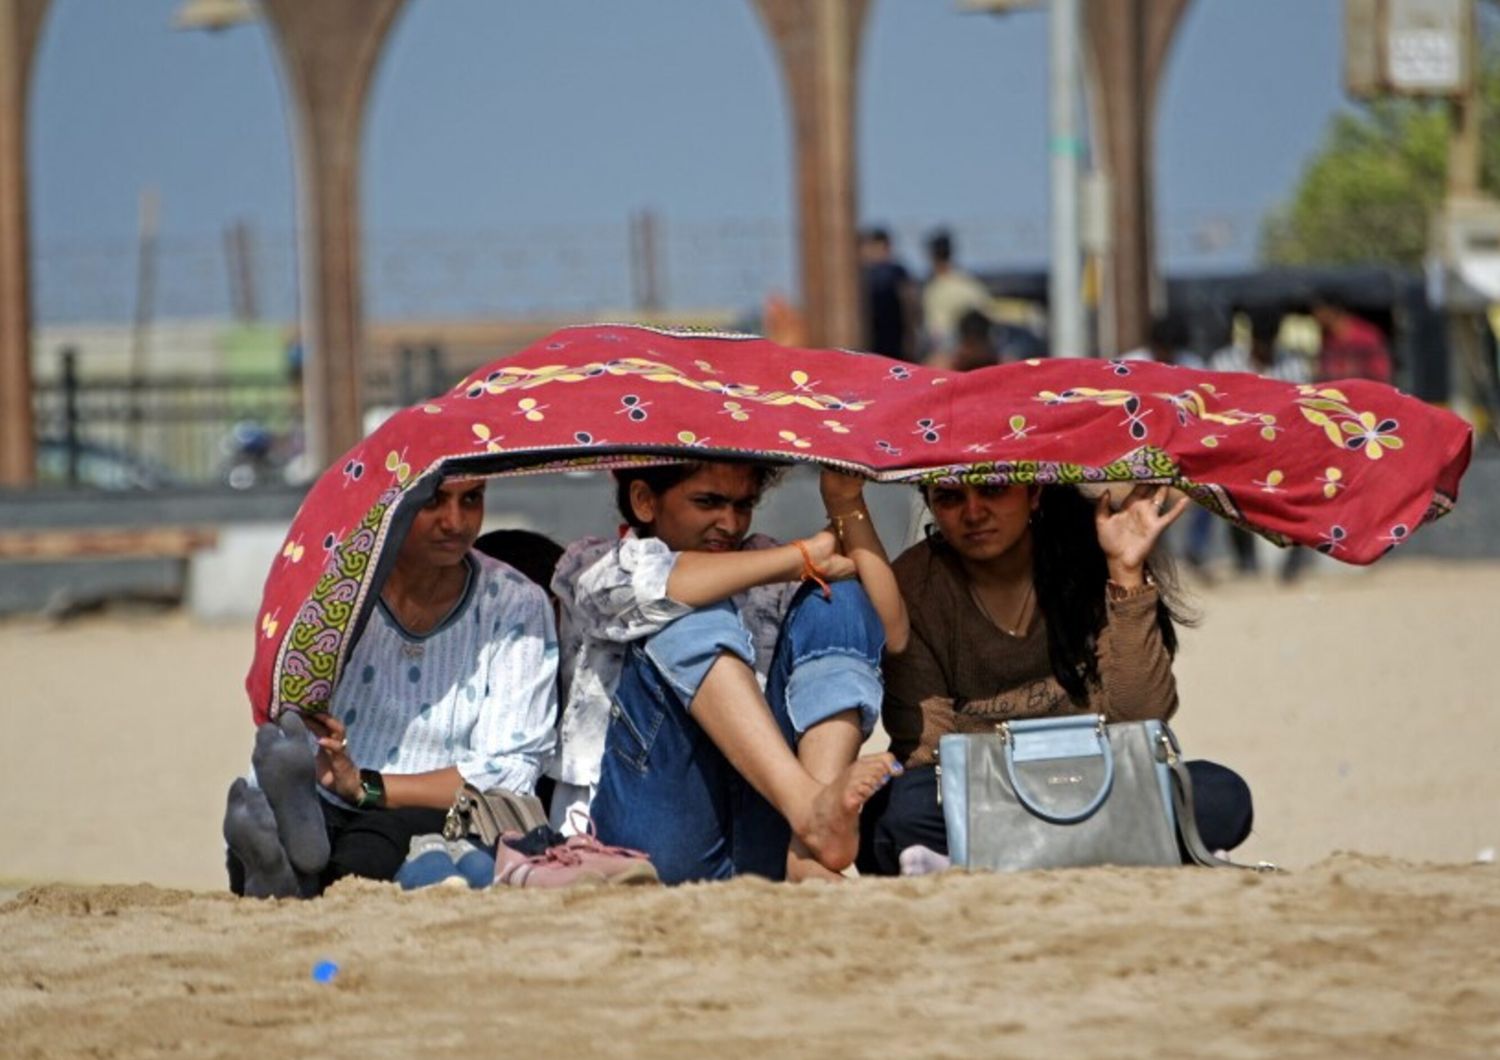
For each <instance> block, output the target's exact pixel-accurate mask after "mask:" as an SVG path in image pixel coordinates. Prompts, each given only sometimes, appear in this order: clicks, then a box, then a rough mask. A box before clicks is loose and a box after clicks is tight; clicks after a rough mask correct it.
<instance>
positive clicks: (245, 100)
mask: <svg viewBox="0 0 1500 1060" xmlns="http://www.w3.org/2000/svg"><path fill="white" fill-rule="evenodd" d="M176 6H177V0H54V2H53V5H52V11H51V14H50V16H49V20H48V23H47V25H46V27H45V30H44V37H43V43H42V48H41V53H40V56H39V60H38V64H37V67H36V71H35V81H34V84H33V94H32V113H31V150H32V154H31V180H32V185H31V187H32V196H33V197H32V235H33V241H34V245H35V256H36V258H37V266H38V294H37V297H38V302H39V308H40V310H41V316H42V317H43V319H44V320H45V319H49V318H51V319H64V318H73V319H78V318H93V317H100V316H110V315H121V314H122V313H123V314H124V315H128V312H129V307H130V304H131V297H132V296H131V293H130V292H131V286H130V285H131V282H132V281H131V280H130V276H131V275H132V274H133V260H134V250H133V242H134V237H135V231H136V224H137V212H138V200H139V196H140V193H141V190H142V188H144V187H148V186H149V187H154V188H156V189H158V191H159V195H160V199H161V222H160V224H161V232H162V246H163V249H162V254H163V259H162V277H163V291H162V295H161V297H162V299H163V300H164V301H165V302H166V303H167V304H166V305H164V306H163V307H162V311H163V312H165V313H167V314H169V315H170V314H171V313H172V312H173V311H174V310H175V311H177V312H179V313H188V314H192V313H196V312H200V311H213V310H215V309H218V310H222V304H223V303H224V302H225V301H227V298H226V297H225V296H224V295H223V289H224V288H225V285H224V283H223V282H222V280H221V279H220V278H219V274H221V273H222V272H223V263H222V256H221V254H220V250H219V247H220V245H221V232H222V229H223V226H224V225H226V224H228V223H229V222H231V221H234V220H237V219H244V220H247V221H249V222H250V223H252V224H253V225H254V226H255V229H256V232H257V238H258V245H259V246H260V247H261V251H260V254H261V258H262V260H261V261H260V263H259V265H258V268H259V269H261V270H263V272H264V274H265V280H264V286H265V288H267V290H266V292H265V293H264V297H265V298H266V300H267V301H268V302H269V303H270V305H271V308H272V311H273V312H274V311H276V310H278V309H279V308H282V303H283V302H284V300H285V298H286V297H287V295H286V291H288V290H289V289H290V285H291V283H292V275H293V268H292V265H291V260H292V256H291V255H292V252H291V245H292V241H291V238H290V232H291V231H292V229H293V226H294V223H295V221H294V191H293V174H292V167H291V160H290V153H289V152H290V148H289V135H288V129H287V125H286V120H285V117H284V112H283V94H282V90H281V87H280V84H279V77H278V71H277V69H276V67H275V60H274V57H273V55H272V53H271V50H270V47H269V44H268V41H267V39H266V35H265V33H264V31H263V29H262V28H261V27H259V26H247V27H241V28H237V29H233V30H230V31H227V32H224V33H219V34H208V33H202V32H193V33H184V32H179V31H174V30H173V29H172V28H171V26H170V23H171V16H172V12H173V11H174V9H175V7H176ZM873 10H874V15H873V18H872V21H871V25H870V28H869V33H868V36H867V38H866V41H865V51H864V65H863V68H862V71H861V91H860V115H859V134H858V142H859V159H860V165H861V181H860V195H861V215H862V218H863V219H864V220H866V221H883V222H886V223H890V224H893V225H895V226H896V228H897V232H898V236H899V237H900V242H901V247H900V249H901V250H902V251H903V252H904V253H905V254H906V256H907V257H908V259H909V260H913V261H914V260H915V259H916V258H917V257H918V251H919V247H918V245H917V237H918V236H919V234H920V233H921V232H922V230H923V229H925V228H926V227H928V226H930V225H933V224H937V223H941V222H950V223H953V224H955V225H956V226H957V227H958V231H959V233H960V237H961V238H960V253H961V255H962V256H963V257H965V258H967V259H969V260H970V261H972V262H974V263H975V264H991V263H993V264H1001V263H1021V262H1027V263H1036V262H1041V261H1043V260H1044V259H1045V256H1046V251H1047V244H1046V217H1047V159H1046V140H1047V137H1046V76H1047V40H1046V30H1047V18H1046V15H1045V12H1043V11H1038V12H1032V13H1022V14H1017V15H1012V16H1008V17H1005V18H995V17H992V16H987V15H973V14H962V13H959V12H958V11H957V10H956V9H955V5H954V4H953V3H952V2H950V0H876V3H875V4H874V5H873ZM1341 11H1342V3H1340V0H1195V2H1194V4H1193V6H1192V8H1191V9H1190V12H1189V14H1188V16H1187V19H1186V21H1185V23H1184V25H1183V27H1182V30H1181V32H1180V33H1179V36H1178V38H1177V41H1176V44H1175V47H1174V51H1173V54H1172V58H1171V61H1170V66H1169V71H1168V76H1167V80H1166V84H1165V88H1164V91H1163V94H1162V98H1161V101H1160V111H1159V127H1158V160H1157V165H1158V179H1159V184H1158V212H1159V223H1160V225H1161V229H1162V236H1163V240H1162V242H1163V252H1164V254H1165V257H1166V259H1167V262H1168V264H1169V265H1171V266H1177V267H1194V266H1199V267H1201V266H1215V265H1217V266H1223V265H1226V264H1227V265H1234V264H1241V263H1244V262H1245V261H1247V260H1249V258H1250V257H1251V256H1252V255H1253V253H1254V244H1255V235H1256V229H1257V225H1258V224H1259V220H1260V218H1261V216H1262V215H1263V214H1264V212H1265V211H1266V210H1267V209H1268V208H1269V207H1270V206H1272V205H1273V204H1274V203H1276V202H1277V201H1278V200H1280V199H1281V198H1283V197H1284V196H1285V195H1286V194H1287V193H1288V191H1289V189H1290V188H1291V186H1292V185H1293V183H1294V182H1295V180H1296V177H1297V174H1298V172H1299V170H1300V168H1301V166H1302V164H1303V163H1304V161H1305V159H1306V157H1307V155H1308V153H1309V152H1310V151H1311V150H1312V149H1313V148H1314V147H1315V146H1316V144H1317V143H1318V142H1319V140H1320V138H1321V136H1322V133H1323V130H1324V128H1325V126H1326V123H1327V120H1328V117H1329V115H1330V114H1331V113H1332V112H1333V111H1334V110H1335V109H1337V108H1338V107H1340V106H1342V105H1343V104H1344V97H1343V93H1342V88H1341V84H1340V65H1341V60H1340V53H1339V49H1340V20H1341ZM789 139H790V138H789V133H788V131H787V128H786V121H785V105H784V102H783V93H782V89H781V85H780V81H779V74H778V72H777V70H776V68H775V65H774V59H773V55H772V52H771V49H770V46H769V44H768V43H767V41H766V39H765V36H764V34H763V32H762V30H761V28H760V25H759V22H758V21H757V19H756V17H755V16H754V14H753V11H752V8H751V5H750V3H749V0H545V2H542V0H532V2H524V3H523V2H521V0H410V3H409V4H408V6H407V9H406V11H405V13H404V14H403V15H402V16H401V20H400V21H399V22H398V24H397V26H396V29H395V31H394V34H393V36H392V39H391V43H390V47H389V49H388V51H387V54H386V56H385V58H384V60H383V63H382V65H381V67H380V69H379V71H378V73H377V79H376V84H375V90H374V95H373V105H372V108H371V111H370V114H369V117H368V122H367V125H366V139H365V161H366V169H365V182H364V216H365V221H366V229H367V234H368V237H369V245H368V247H367V253H366V258H367V264H368V265H369V266H370V268H369V280H368V282H367V287H368V288H369V290H368V294H369V297H370V301H371V303H372V309H373V311H374V312H375V313H376V314H377V315H381V314H385V315H404V314H410V313H420V312H422V311H423V309H424V308H434V307H435V308H436V310H437V311H439V312H460V313H463V312H472V313H483V312H486V311H503V310H507V309H512V310H513V309H517V308H521V309H524V308H526V307H527V306H528V305H532V304H533V303H534V304H535V306H542V305H543V303H545V302H546V301H547V300H548V298H550V297H552V296H553V295H554V294H556V288H559V287H569V286H570V285H571V288H570V290H572V289H574V288H576V290H573V293H574V294H576V296H577V298H576V299H575V301H576V300H581V301H582V302H584V303H590V302H599V301H606V302H607V301H609V300H611V299H614V300H615V301H616V302H617V303H618V302H619V301H624V300H626V299H628V286H627V281H626V280H625V278H624V277H625V273H624V272H623V266H622V262H623V251H622V250H621V246H622V245H623V239H624V235H623V233H624V230H625V223H626V218H627V217H628V216H629V215H630V214H631V212H632V211H636V210H639V209H642V208H652V209H655V210H657V211H659V213H660V215H661V216H662V217H663V218H664V219H665V222H666V225H667V229H666V230H667V232H668V233H670V235H671V240H670V241H669V244H668V258H669V262H668V264H669V272H668V293H669V297H670V299H671V300H672V301H673V302H676V303H679V304H683V303H690V302H692V301H694V300H703V299H708V300H720V301H724V300H730V301H733V300H736V299H743V298H745V297H747V292H748V287H751V286H754V285H756V284H761V285H764V284H765V283H767V282H776V283H785V282H789V281H788V277H789V275H790V269H791V263H790V255H791V242H790V239H789V238H788V236H789V224H790V201H791V161H790V150H789V147H790V144H789ZM1215 236H1216V237H1217V238H1216V239H1212V238H1210V237H1215ZM741 237H743V238H741ZM1205 240H1207V242H1205ZM543 244H545V245H546V247H547V248H548V249H547V250H546V251H545V252H544V251H543V250H541V249H539V248H540V247H541V246H542V245H543ZM601 247H602V248H605V249H604V250H600V249H599V248H601ZM596 257H597V258H599V259H600V260H597V261H596V260H594V259H595V258H596ZM606 259H607V260H606ZM507 263H508V264H507ZM506 269H511V271H510V272H509V273H507V272H505V270H506ZM606 274H608V275H606ZM507 276H508V277H510V278H509V279H498V280H497V279H496V278H497V277H507ZM496 286H498V287H502V288H506V289H507V291H508V293H509V294H510V295H512V296H514V297H510V298H507V296H506V295H504V294H499V293H494V292H493V290H492V289H493V288H494V287H496ZM96 288H98V289H97V290H96ZM533 288H534V290H533ZM742 288H744V289H742ZM558 297H559V298H560V299H562V300H561V301H559V303H558V304H560V305H561V304H564V303H565V302H566V299H565V298H562V296H561V295H558ZM174 299H175V300H176V302H174ZM517 299H519V301H517ZM528 299H529V301H527V300H528ZM177 303H181V304H177Z"/></svg>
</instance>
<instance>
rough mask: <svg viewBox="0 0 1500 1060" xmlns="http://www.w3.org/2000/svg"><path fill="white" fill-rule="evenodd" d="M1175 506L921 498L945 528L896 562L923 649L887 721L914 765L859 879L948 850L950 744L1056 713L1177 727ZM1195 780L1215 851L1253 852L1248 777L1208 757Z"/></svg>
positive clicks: (893, 675)
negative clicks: (943, 762) (946, 755)
mask: <svg viewBox="0 0 1500 1060" xmlns="http://www.w3.org/2000/svg"><path fill="white" fill-rule="evenodd" d="M1167 496H1168V491H1167V490H1166V488H1165V487H1153V486H1137V487H1135V488H1134V489H1132V490H1131V491H1130V492H1129V494H1128V495H1127V496H1126V497H1125V498H1124V499H1123V501H1122V502H1121V503H1120V504H1119V506H1118V507H1115V506H1114V505H1113V503H1112V501H1111V498H1110V495H1109V494H1108V493H1105V494H1103V495H1102V496H1101V497H1100V498H1099V500H1098V501H1097V502H1090V501H1089V500H1087V499H1086V498H1084V497H1083V495H1082V494H1080V493H1079V492H1078V491H1077V490H1076V489H1074V488H1073V487H1071V486H1040V487H1038V486H1020V485H1017V486H1008V487H1002V486H948V485H937V486H930V487H926V488H925V489H924V497H925V499H926V501H927V504H928V507H929V509H930V510H931V512H932V517H933V523H934V530H935V532H933V533H930V534H929V536H928V539H927V540H926V541H924V542H921V543H920V544H917V545H915V546H913V547H912V548H910V549H908V550H907V551H906V552H905V553H903V554H902V555H901V556H900V557H899V558H898V559H897V560H896V562H895V564H894V568H895V571H896V581H897V583H898V584H899V586H900V588H901V593H902V596H903V597H905V599H906V605H907V609H908V611H909V612H910V615H911V638H910V642H909V644H908V646H907V649H906V650H905V651H904V652H902V653H901V654H899V655H894V654H889V653H888V654H887V656H886V658H885V661H884V665H883V670H884V675H885V705H884V709H883V712H882V713H883V720H884V722H885V727H886V731H887V732H888V733H889V734H890V737H891V751H892V752H893V753H894V754H895V755H896V757H897V759H898V760H899V761H900V762H902V763H903V764H904V765H905V766H906V767H907V770H906V773H905V775H904V776H902V777H899V778H897V780H896V781H895V782H893V783H892V784H891V785H890V788H889V795H888V796H886V797H882V798H881V799H880V800H879V801H878V802H872V803H871V804H870V806H869V807H867V810H866V819H865V822H864V823H865V828H864V841H863V842H862V844H861V847H862V852H861V860H860V868H861V871H864V872H874V873H877V874H882V875H890V874H894V873H896V872H897V871H898V869H899V856H900V853H901V851H902V850H904V849H906V848H907V847H911V846H918V845H920V846H925V847H928V848H929V849H931V850H933V851H936V852H938V853H940V854H945V853H946V852H947V836H946V833H945V831H944V828H943V812H942V807H941V806H940V805H939V804H938V801H937V776H936V771H935V770H934V769H933V768H932V767H933V765H934V761H935V752H936V750H937V744H938V739H939V737H941V736H942V735H944V734H945V733H951V732H985V731H989V730H991V729H993V727H994V726H995V725H996V724H997V723H999V722H1001V721H1005V720H1008V719H1012V718H1034V717H1040V716H1045V715H1055V714H1082V713H1095V714H1103V715H1104V716H1105V717H1106V718H1107V719H1109V720H1110V721H1131V720H1138V719H1143V718H1163V719H1165V718H1170V717H1171V716H1172V714H1173V713H1174V712H1175V711H1176V709H1177V684H1176V681H1175V680H1174V679H1173V676H1172V656H1173V655H1174V654H1175V652H1176V650H1177V634H1176V630H1175V628H1174V626H1173V621H1174V619H1178V620H1180V616H1179V612H1178V611H1177V610H1176V609H1175V608H1174V602H1173V601H1172V600H1171V598H1170V594H1169V593H1168V592H1167V591H1166V587H1165V586H1164V585H1163V584H1161V583H1159V582H1158V580H1157V579H1156V578H1155V577H1153V574H1152V570H1151V565H1150V563H1149V558H1150V556H1151V554H1152V550H1153V549H1154V548H1155V546H1156V543H1157V541H1158V539H1159V538H1160V537H1161V534H1162V532H1163V531H1164V530H1165V529H1166V528H1167V527H1168V526H1170V525H1171V524H1172V523H1173V522H1175V521H1176V519H1177V518H1178V517H1179V516H1180V515H1181V514H1182V512H1183V511H1184V510H1185V508H1186V507H1187V504H1188V499H1187V498H1186V497H1181V498H1179V499H1178V500H1177V501H1176V502H1175V503H1172V504H1168V503H1167ZM1163 581H1166V579H1163ZM1189 769H1190V770H1191V772H1192V775H1193V780H1194V786H1195V791H1194V802H1195V809H1196V810H1197V814H1198V824H1199V829H1200V831H1201V832H1202V833H1203V838H1204V841H1205V842H1206V843H1207V844H1208V845H1209V846H1210V848H1211V849H1226V850H1227V849H1231V848H1233V847H1234V846H1237V845H1238V844H1239V843H1241V842H1243V841H1244V838H1245V836H1246V835H1248V834H1249V831H1250V821H1251V805H1250V792H1249V788H1248V787H1247V786H1246V785H1245V783H1244V781H1243V780H1241V779H1240V777H1239V776H1238V775H1236V774H1235V773H1233V772H1231V771H1230V770H1228V769H1225V768H1224V767H1222V766H1217V765H1214V764H1213V763H1210V762H1192V763H1189Z"/></svg>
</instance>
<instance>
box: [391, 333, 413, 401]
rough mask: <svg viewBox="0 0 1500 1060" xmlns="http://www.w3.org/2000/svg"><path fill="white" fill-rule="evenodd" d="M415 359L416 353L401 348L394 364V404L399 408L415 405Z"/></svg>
mask: <svg viewBox="0 0 1500 1060" xmlns="http://www.w3.org/2000/svg"><path fill="white" fill-rule="evenodd" d="M416 358H417V351H416V350H414V349H412V348H411V347H410V346H402V347H401V352H400V356H399V357H398V358H397V364H396V404H397V405H399V406H400V407H401V408H406V407H407V406H408V405H413V404H415V403H416V400H417V396H416V393H415V391H416V389H417V381H416Z"/></svg>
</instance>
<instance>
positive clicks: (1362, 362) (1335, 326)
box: [1312, 291, 1392, 383]
mask: <svg viewBox="0 0 1500 1060" xmlns="http://www.w3.org/2000/svg"><path fill="white" fill-rule="evenodd" d="M1312 315H1313V319H1314V320H1316V321H1317V322H1318V328H1319V330H1321V331H1322V333H1323V342H1322V345H1321V347H1320V348H1319V350H1318V380H1317V381H1318V382H1320V383H1327V382H1331V381H1332V380H1334V379H1373V380H1374V381H1375V382H1377V383H1389V382H1390V381H1391V378H1392V372H1391V349H1390V346H1389V345H1387V343H1386V340H1385V335H1384V333H1382V332H1381V330H1380V329H1379V328H1377V327H1376V326H1375V325H1374V324H1371V323H1370V322H1369V321H1368V320H1365V319H1363V318H1362V317H1357V316H1355V315H1354V314H1353V313H1351V312H1350V311H1349V307H1348V306H1347V305H1346V304H1345V303H1344V301H1343V299H1342V298H1341V297H1340V296H1339V295H1337V294H1334V293H1333V292H1331V291H1320V292H1319V293H1318V297H1317V300H1316V301H1315V302H1314V303H1313V307H1312Z"/></svg>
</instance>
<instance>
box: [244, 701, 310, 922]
mask: <svg viewBox="0 0 1500 1060" xmlns="http://www.w3.org/2000/svg"><path fill="white" fill-rule="evenodd" d="M250 761H251V764H252V765H254V767H255V777H256V780H257V782H258V783H259V787H251V786H250V784H249V783H248V782H247V781H246V780H245V779H244V778H243V777H241V778H239V779H238V780H236V781H235V782H234V783H233V784H231V785H230V786H229V798H228V802H227V804H226V805H225V808H224V841H225V842H226V843H228V844H229V849H230V850H232V851H233V852H234V854H235V856H236V857H238V858H239V859H240V862H241V864H243V865H244V867H245V897H247V898H290V897H294V896H296V895H298V894H300V893H302V880H303V879H308V878H312V877H316V876H317V874H318V873H320V872H321V871H322V870H323V868H324V866H326V865H327V864H328V857H329V844H328V830H327V828H326V827H325V825H324V823H323V808H322V805H321V802H320V800H319V797H318V786H317V774H316V751H315V750H314V746H313V743H312V741H311V740H310V739H309V737H308V733H307V728H306V726H304V725H303V723H302V719H301V718H300V717H298V716H297V715H295V714H292V713H285V714H282V715H281V717H280V719H279V720H278V721H276V722H275V723H274V724H267V725H262V726H260V727H259V728H257V729H256V730H255V751H254V753H253V754H252V755H251V756H250Z"/></svg>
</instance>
